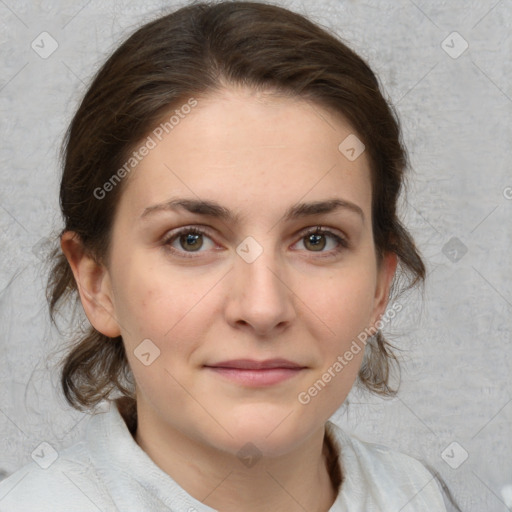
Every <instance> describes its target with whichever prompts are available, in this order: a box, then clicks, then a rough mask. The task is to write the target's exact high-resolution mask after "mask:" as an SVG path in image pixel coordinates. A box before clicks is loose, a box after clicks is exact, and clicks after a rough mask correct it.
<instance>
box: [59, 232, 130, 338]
mask: <svg viewBox="0 0 512 512" xmlns="http://www.w3.org/2000/svg"><path fill="white" fill-rule="evenodd" d="M60 246H61V248H62V252H63V253H64V255H65V256H66V258H67V260H68V263H69V265H70V267H71V270H72V271H73V275H74V276H75V281H76V283H77V287H78V292H79V293H80V300H81V302H82V306H83V308H84V311H85V314H86V316H87V318H88V319H89V322H91V324H92V326H93V327H94V328H95V329H96V330H97V331H99V332H101V333H102V334H104V335H105V336H109V337H110V338H115V337H116V336H120V334H121V330H120V328H119V323H118V321H117V319H116V317H115V308H114V302H113V300H112V297H113V294H112V287H111V284H110V275H109V272H108V270H107V269H106V268H105V267H104V266H103V265H101V264H99V263H98V262H96V260H95V259H94V258H92V256H90V255H89V254H88V252H87V251H86V250H85V248H84V246H83V245H82V242H81V240H80V238H79V236H78V235H77V234H76V233H75V232H73V231H66V232H65V233H63V234H62V236H61V239H60Z"/></svg>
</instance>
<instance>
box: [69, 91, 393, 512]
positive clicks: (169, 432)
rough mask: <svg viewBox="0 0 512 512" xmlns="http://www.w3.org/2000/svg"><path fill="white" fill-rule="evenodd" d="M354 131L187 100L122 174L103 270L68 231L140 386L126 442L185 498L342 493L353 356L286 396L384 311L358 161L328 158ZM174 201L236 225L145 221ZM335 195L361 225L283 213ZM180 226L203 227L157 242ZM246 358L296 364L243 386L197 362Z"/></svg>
mask: <svg viewBox="0 0 512 512" xmlns="http://www.w3.org/2000/svg"><path fill="white" fill-rule="evenodd" d="M352 133H353V130H352V129H351V127H350V126H349V125H348V124H347V123H346V122H345V121H344V120H343V119H342V118H341V117H340V116H337V117H333V115H332V114H330V113H329V112H327V111H326V110H324V109H322V108H321V107H319V106H317V105H313V104H311V103H309V102H306V101H305V100H298V99H291V98H285V97H283V96H277V95H275V94H270V93H261V92H259V93H258V92H255V91H253V90H250V89H245V88H236V87H227V88H224V89H223V90H221V91H218V92H216V93H214V94H211V95H209V96H206V97H203V98H198V105H197V107H196V108H194V109H193V110H192V112H191V113H190V114H188V115H187V116H186V117H185V118H184V119H182V120H180V123H179V124H178V125H177V126H175V127H174V129H173V130H172V131H171V132H170V133H169V134H167V135H166V136H165V137H164V138H163V139H162V140H161V141H159V142H158V144H157V146H156V147H155V148H154V149H152V150H151V151H150V152H149V154H148V155H147V156H146V157H144V158H143V159H142V161H141V162H140V163H139V164H138V166H137V168H136V169H135V170H134V171H133V172H132V173H131V174H130V175H129V176H128V177H127V178H125V179H126V180H127V182H126V183H124V185H125V186H126V188H125V190H124V191H123V194H122V196H121V200H120V203H119V205H118V209H117V211H116V217H115V222H114V227H113V233H112V239H111V248H110V254H109V256H110V258H109V264H108V268H107V267H103V266H100V265H98V264H96V263H95V262H94V261H93V260H92V259H91V258H89V257H88V256H87V255H86V254H85V253H84V251H83V250H82V247H81V245H80V243H79V240H77V238H76V237H75V236H73V233H70V232H68V233H66V234H64V235H63V237H62V240H61V246H62V249H63V251H64V252H65V254H66V256H67V258H68V261H69V262H70V265H71V267H72V269H73V272H74V275H75V278H76V280H77V282H78V283H79V291H80V296H81V300H82V304H83V307H84V310H85V312H86V314H87V317H88V318H89V320H90V322H91V324H92V325H93V326H94V327H95V328H96V329H97V330H98V331H100V332H102V333H103V334H105V335H107V336H111V337H114V336H118V335H121V336H122V338H123V342H124V344H125V347H126V350H127V357H128V360H129V364H130V367H131V368H132V371H133V374H134V377H135V381H136V388H137V389H136V392H137V410H138V418H139V423H138V429H137V433H136V436H135V440H136V441H137V443H138V444H139V445H140V446H141V447H142V448H143V449H144V450H145V451H146V452H147V453H148V455H149V456H150V457H151V458H152V459H153V460H154V461H155V463H156V464H157V465H159V466H160V467H161V468H162V469H163V470H164V471H166V472H167V473H168V474H170V475H171V476H172V477H173V478H174V479H175V480H176V481H177V482H178V483H179V484H180V485H181V486H182V487H183V488H184V489H185V490H187V491H188V492H189V493H190V494H191V495H193V496H194V497H196V498H197V499H199V500H204V503H205V504H207V505H209V506H211V507H213V508H217V509H220V510H222V511H223V512H230V511H235V510H237V511H239V510H240V504H241V503H243V504H244V506H243V509H244V510H245V511H249V512H251V511H263V510H265V511H268V510H273V511H281V510H282V511H285V510H286V511H288V512H290V511H295V510H301V511H302V510H304V509H305V510H309V511H319V512H320V511H327V510H328V509H329V508H330V506H331V505H332V503H333V501H334V499H335V493H334V490H333V489H332V486H331V482H330V479H329V475H328V472H327V470H326V466H325V460H324V455H323V452H322V447H323V440H324V426H325V422H326V421H327V420H328V418H329V417H330V416H331V415H332V414H333V413H334V412H335V411H336V410H337V409H338V407H339V406H340V405H341V404H342V403H343V401H344V400H345V398H346V396H347V394H348V392H349V391H350V388H351V387H352V385H353V383H354V381H355V379H356V377H357V373H358V371H359V367H360V364H361V361H362V355H363V351H360V352H359V353H358V354H357V355H354V358H353V359H352V361H350V363H349V364H347V365H346V366H345V367H344V368H343V370H342V371H341V372H339V373H336V376H335V377H334V378H332V379H331V382H329V383H328V384H327V385H326V386H325V388H324V389H323V390H322V391H320V392H319V393H318V394H317V396H315V397H314V398H312V399H311V401H310V402H309V403H308V404H307V405H303V404H301V403H300V402H299V401H298V399H297V396H298V394H299V393H300V392H302V391H306V390H307V389H308V388H310V387H311V386H312V385H313V384H314V383H315V381H317V380H318V379H319V378H321V376H322V374H323V373H324V372H325V371H326V370H327V369H328V368H329V367H331V366H332V365H333V364H334V362H335V361H336V359H337V357H338V356H340V355H343V354H344V353H345V351H346V350H348V349H349V347H350V345H351V343H352V341H353V340H354V339H356V337H357V335H358V334H359V333H360V332H362V331H363V330H364V329H365V328H368V327H370V326H372V325H373V324H374V323H375V322H377V321H378V320H379V318H380V316H381V315H382V314H383V313H384V310H385V307H386V304H387V299H388V294H389V287H390V284H391V280H392V278H393V275H394V272H395V269H396V263H397V260H396V256H395V255H394V254H389V255H386V256H385V257H384V259H383V261H382V264H381V265H380V266H378V265H377V260H376V255H375V246H374V242H373V235H372V224H371V182H370V168H369V161H368V159H367V157H366V154H365V153H363V154H362V155H361V156H360V157H358V158H357V159H356V160H355V161H349V160H348V159H347V158H346V157H345V156H344V155H343V154H342V153H341V152H340V151H339V150H338V146H339V144H340V143H341V142H342V141H343V140H344V139H345V138H346V137H347V136H348V135H350V134H352ZM177 197H179V198H189V199H202V200H205V199H208V200H214V201H217V202H218V203H220V204H221V205H223V206H224V207H226V208H229V209H230V210H232V211H233V212H234V213H237V214H239V215H240V219H239V221H238V223H234V222H232V221H230V220H220V219H218V218H213V217H206V216H203V215H199V214H196V213H190V212H187V211H185V210H183V209H176V210H168V211H165V212H159V213H154V214H150V215H147V216H145V217H144V218H141V214H142V213H143V212H144V210H145V208H147V207H149V206H153V205H156V204H160V203H165V202H166V201H169V200H170V199H171V198H177ZM334 198H338V199H342V200H344V201H349V202H351V203H354V204H355V205H357V206H358V207H359V208H360V209H361V210H362V213H363V215H364V219H363V217H362V216H361V215H359V214H358V213H356V212H354V211H352V210H350V209H347V208H344V209H339V210H337V211H335V212H330V213H326V214H316V215H310V216H307V217H304V218H299V219H294V220H286V219H284V213H285V211H286V210H287V209H288V208H289V207H290V206H292V205H293V204H295V203H297V202H311V201H323V200H326V199H334ZM103 200H108V198H106V199H103ZM188 226H197V227H204V228H205V229H206V230H207V231H208V234H207V235H204V236H203V237H199V240H198V242H197V241H196V245H195V246H192V245H191V244H190V243H188V245H187V241H188V240H190V238H188V239H187V236H186V235H185V236H182V237H181V239H180V237H179V236H178V237H177V238H174V239H173V240H171V241H169V242H168V245H167V246H166V245H165V237H166V236H167V237H168V236H169V235H170V234H172V233H173V232H175V231H176V229H177V228H180V227H188ZM317 226H323V227H324V228H325V229H328V230H329V231H331V232H332V233H334V234H336V235H339V236H341V237H343V238H345V239H346V240H347V241H348V247H346V248H345V247H343V246H341V245H340V244H339V242H337V240H336V239H335V238H333V237H332V235H324V236H323V237H322V236H320V239H319V243H318V244H317V246H315V245H314V243H311V236H310V235H309V236H308V235H307V233H304V232H305V231H306V230H307V229H308V228H312V229H314V228H316V227H317ZM249 236H250V237H252V238H253V239H254V240H255V241H256V242H257V244H258V245H259V247H260V248H261V249H262V251H263V252H262V253H261V254H260V255H259V256H258V257H257V258H256V259H255V260H254V261H253V262H251V263H248V262H247V261H246V260H244V258H242V257H241V256H240V255H239V254H238V253H237V252H236V249H237V247H238V246H239V245H240V244H241V242H243V241H244V240H245V239H246V237H249ZM180 240H181V243H180ZM201 244H202V245H201ZM169 246H171V247H172V248H174V250H175V252H174V253H173V252H171V250H170V249H169ZM197 246H200V248H199V249H198V250H196V251H194V250H193V248H192V247H197ZM256 247H257V246H256ZM337 247H341V251H340V252H339V253H336V252H335V249H336V248H337ZM250 250H251V251H253V250H255V249H254V248H253V249H250ZM180 254H181V255H182V256H180ZM183 254H184V255H185V256H183ZM187 255H189V256H192V257H190V258H188V257H186V256H187ZM145 339H149V340H151V343H152V344H154V345H149V346H150V347H153V346H156V347H158V349H159V350H160V355H159V357H157V358H156V359H155V360H154V361H153V362H152V363H151V364H150V365H148V366H146V365H144V364H142V363H141V361H140V360H139V359H138V358H137V357H136V355H135V353H134V350H135V349H136V348H137V347H138V346H139V344H140V343H141V342H142V340H145ZM146 343H147V342H146ZM151 350H154V349H151ZM240 358H243V359H255V360H258V361H262V360H265V359H272V358H285V359H288V360H290V361H294V362H296V363H299V364H300V365H301V366H302V367H304V369H303V370H301V371H300V372H297V373H296V374H295V375H294V376H293V377H291V378H289V379H287V380H285V381H283V382H280V383H277V384H274V385H270V386H260V387H248V386H245V385H242V384H239V383H235V382H232V381H230V380H228V379H226V378H225V377H223V376H222V375H219V374H217V373H216V372H214V371H212V370H211V369H208V368H205V365H209V364H210V365H211V364H213V363H215V362H219V361H225V360H231V359H240ZM247 443H252V445H254V446H255V447H256V448H257V453H258V455H259V456H261V458H260V459H259V460H258V461H257V463H255V464H254V465H252V466H251V467H247V466H246V465H244V464H243V463H242V461H241V460H240V458H239V457H238V456H237V452H238V451H239V450H240V449H241V448H242V447H243V446H244V445H246V444H247ZM312 490H314V492H312Z"/></svg>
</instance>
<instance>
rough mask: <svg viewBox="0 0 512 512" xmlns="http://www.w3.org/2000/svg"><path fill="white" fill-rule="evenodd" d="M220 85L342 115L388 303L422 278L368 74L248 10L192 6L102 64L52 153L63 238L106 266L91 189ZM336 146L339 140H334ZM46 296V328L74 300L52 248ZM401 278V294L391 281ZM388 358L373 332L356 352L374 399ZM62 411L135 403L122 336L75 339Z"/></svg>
mask: <svg viewBox="0 0 512 512" xmlns="http://www.w3.org/2000/svg"><path fill="white" fill-rule="evenodd" d="M225 84H235V85H242V86H248V87H253V88H257V89H259V90H274V91H277V92H279V93H284V94H287V95H289V96H292V97H297V98H299V99H305V100H308V101H311V102H312V103H313V104H316V105H319V106H321V107H324V108H327V109H329V110H330V111H332V112H334V113H338V114H340V115H342V116H343V117H344V118H345V119H346V120H347V121H348V122H349V124H350V125H351V126H352V128H353V129H354V130H355V132H356V133H357V134H358V137H359V138H360V139H361V140H362V141H363V143H364V144H365V146H366V151H367V152H368V155H369V159H370V162H371V173H372V221H373V236H374V241H375V247H376V252H377V257H378V261H379V262H380V261H381V257H382V255H383V254H384V253H386V252H393V253H395V254H397V256H398V257H399V271H398V272H397V275H396V276H395V279H394V283H393V287H392V294H394V293H395V292H396V291H397V287H399V288H400V289H402V290H403V289H406V288H410V287H412V286H414V285H416V284H417V283H419V282H422V281H423V280H424V277H425V267H424V264H423V262H422V260H421V257H420V255H419V253H418V251H417V249H416V247H415V245H414V242H413V240H412V238H411V237H410V235H409V234H408V232H407V230H406V229H405V228H404V226H403V225H402V224H401V222H400V220H399V218H398V216H397V200H398V197H399V195H400V191H401V188H402V185H403V182H404V172H405V170H406V168H407V157H406V152H405V149H404V147H403V144H402V142H401V134H400V128H399V123H398V120H397V118H396V115H395V113H394V111H393V110H392V107H391V106H390V105H389V104H388V103H387V101H386V100H385V98H384V97H383V95H382V93H381V91H380V88H379V83H378V80H377V78H376V77H375V75H374V73H373V72H372V71H371V69H370V68H369V66H368V65H367V64H366V63H365V62H364V60H362V59H361V58H360V57H359V56H358V55H357V54H356V53H354V52H353V51H352V50H351V49H349V48H348V47H347V46H346V45H345V44H344V43H343V42H341V41H340V40H339V39H338V38H337V37H336V36H334V35H331V34H330V33H329V32H328V31H326V30H325V29H323V28H320V27H319V26H317V25H315V24H314V23H312V22H311V21H309V20H307V19H306V18H304V17H303V16H301V15H299V14H296V13H293V12H291V11H289V10H287V9H284V8H282V7H278V6H274V5H268V4H263V3H257V2H236V1H235V2H219V3H213V4H211V3H197V4H193V5H189V6H186V7H183V8H181V9H179V10H177V11H176V12H174V13H172V14H168V15H166V16H163V17H160V18H158V19H157V20H155V21H153V22H150V23H148V24H146V25H144V26H143V27H142V28H140V29H138V30H137V31H136V32H135V33H134V34H133V35H131V36H130V37H129V38H128V39H127V40H126V41H125V42H124V43H123V44H122V45H121V46H120V47H119V48H118V49H117V50H116V51H115V52H114V53H113V54H112V55H111V56H110V58H109V59H108V60H107V61H106V62H105V64H104V65H103V66H102V67H101V69H100V70H99V72H98V73H97V74H96V76H95V78H94V80H93V82H92V84H91V85H90V87H89V89H88V90H87V92H86V94H85V96H84V98H83V100H82V102H81V104H80V106H79V108H78V110H77V112H76V114H75V116H74V117H73V120H72V122H71V124H70V126H69V128H68V131H67V134H66V138H65V141H64V145H63V150H62V158H63V174H62V181H61V187H60V206H61V210H62V214H63V216H64V222H65V227H64V229H63V230H62V232H61V234H62V233H64V232H65V231H74V232H76V233H77V235H78V236H79V238H80V240H81V242H82V243H83V245H84V247H85V248H86V250H87V251H89V253H90V254H91V255H92V256H93V257H94V258H95V259H96V260H97V261H98V262H100V263H103V264H108V255H109V241H110V232H111V229H112V224H113V218H114V213H115V211H116V205H117V203H118V200H119V197H120V194H121V193H122V190H123V182H121V183H119V184H118V185H117V186H115V187H113V188H112V190H111V191H110V192H109V193H108V196H107V197H105V198H103V199H98V198H97V197H96V195H95V193H94V191H95V190H97V189H98V188H101V187H102V186H103V185H104V184H105V183H106V182H107V181H108V180H109V179H111V177H112V176H113V174H114V172H115V171H116V170H117V169H119V168H120V167H121V166H122V165H123V163H124V162H125V161H126V159H127V157H128V156H129V155H130V153H131V152H132V151H133V148H134V147H136V145H137V143H138V142H139V141H141V140H143V138H144V137H147V134H148V133H150V131H151V130H152V129H153V128H154V127H155V126H157V125H158V123H159V122H160V121H161V120H162V117H163V115H164V114H166V113H168V112H169V111H170V110H171V109H172V108H174V107H175V106H178V105H180V104H184V103H186V101H187V99H189V98H190V97H192V96H198V97H199V96H201V95H206V94H208V93H209V92H212V91H214V90H216V89H220V88H222V87H223V85H225ZM340 142H341V141H340ZM50 257H51V261H52V263H51V264H52V268H51V271H50V275H49V279H48V287H47V297H48V302H49V309H50V315H51V318H52V321H53V322H54V323H56V318H55V316H56V313H57V312H58V310H59V305H60V304H61V303H63V302H66V300H65V299H66V298H68V297H74V299H75V302H74V305H75V307H76V306H77V304H78V303H79V295H78V292H77V285H76V282H75V280H74V277H73V274H72V272H71V268H70V266H69V264H68V262H67V260H66V258H65V256H64V255H63V254H62V252H61V250H60V248H56V249H55V250H54V251H53V253H52V254H51V256H50ZM404 276H405V277H406V278H407V281H408V283H407V286H405V284H404V283H402V280H401V279H402V278H403V277H404ZM395 363H397V359H396V357H395V355H394V354H393V352H392V351H391V350H390V344H389V343H388V342H387V341H386V340H385V339H384V337H383V336H382V333H381V332H380V331H379V332H378V333H377V334H376V335H375V336H374V337H373V338H372V339H371V341H370V342H368V344H367V346H366V353H365V358H364V361H363V364H362V367H361V370H360V372H359V381H360V382H361V383H362V384H363V385H364V386H366V388H367V389H369V390H371V391H373V392H376V393H379V394H382V395H388V396H389V395H392V394H393V393H395V392H396V390H395V389H392V388H391V387H390V385H389V377H390V369H391V368H392V367H393V365H394V364H395ZM61 384H62V388H63V392H64V395H65V397H66V399H67V401H68V402H69V403H70V404H71V405H73V406H74V407H76V408H77V409H82V408H90V407H92V406H94V405H96V404H97V403H99V402H100V401H101V400H102V399H105V398H111V397H110V395H111V393H112V391H116V390H117V391H119V392H120V393H121V395H122V396H124V397H126V398H125V399H124V403H131V406H132V407H133V405H134V387H133V376H132V375H131V370H130V369H129V366H128V362H127V359H126V354H125V349H124V346H123V343H122V339H121V337H117V338H113V339H112V338H108V337H107V336H104V335H103V334H101V333H100V332H98V331H96V330H95V329H94V328H93V327H92V326H89V327H88V330H87V331H86V332H85V333H84V332H81V333H77V334H76V335H75V340H74V341H73V345H72V348H71V350H70V352H69V353H68V354H67V356H66V358H65V359H64V361H63V364H62V374H61Z"/></svg>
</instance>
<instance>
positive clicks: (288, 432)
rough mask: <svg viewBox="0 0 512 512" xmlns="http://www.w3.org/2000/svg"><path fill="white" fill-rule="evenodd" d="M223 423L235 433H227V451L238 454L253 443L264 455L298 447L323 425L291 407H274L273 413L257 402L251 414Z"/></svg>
mask: <svg viewBox="0 0 512 512" xmlns="http://www.w3.org/2000/svg"><path fill="white" fill-rule="evenodd" d="M290 412H291V413H290ZM223 426H225V428H226V430H227V431H228V432H229V433H230V434H231V436H232V437H230V436H229V435H226V436H224V443H226V444H227V445H226V446H225V447H224V449H225V450H226V451H228V452H230V453H232V454H234V455H235V454H238V452H239V451H240V450H241V449H242V447H246V448H248V447H249V446H250V447H255V448H256V449H257V450H256V449H255V452H256V451H257V452H258V453H259V455H260V456H264V457H279V456H281V455H285V454H286V453H288V452H290V451H291V450H293V449H294V448H296V447H297V446H298V445H300V444H301V443H302V442H303V441H304V440H305V439H306V438H307V437H308V436H309V435H311V434H312V433H313V432H314V431H315V430H316V429H318V428H320V427H321V426H322V425H321V424H318V425H317V424H316V422H315V424H308V423H307V422H304V421H300V418H299V417H298V415H297V413H296V412H293V409H291V408H290V410H289V411H287V409H286V408H284V407H280V408H276V407H274V408H273V411H272V413H271V414H268V413H267V414H264V413H263V411H261V409H260V408H258V407H257V406H254V405H253V411H252V412H251V413H246V414H243V415H238V416H235V417H230V418H229V419H228V418H226V420H225V421H224V422H223Z"/></svg>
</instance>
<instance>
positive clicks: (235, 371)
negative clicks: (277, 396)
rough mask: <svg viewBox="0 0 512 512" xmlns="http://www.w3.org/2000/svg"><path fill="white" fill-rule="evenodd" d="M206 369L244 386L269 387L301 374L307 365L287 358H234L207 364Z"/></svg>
mask: <svg viewBox="0 0 512 512" xmlns="http://www.w3.org/2000/svg"><path fill="white" fill-rule="evenodd" d="M205 369H207V370H209V371H211V372H212V373H213V374H214V375H217V376H220V377H221V378H222V379H224V380H228V381H230V382H232V383H235V384H237V385H240V386H243V387H251V388H255V387H268V386H272V385H276V384H279V383H281V382H283V381H286V380H288V379H291V378H293V377H295V376H297V375H299V374H300V373H301V372H302V370H305V369H306V367H305V366H301V365H300V364H298V363H295V362H293V361H289V360H287V359H267V360H265V361H255V360H253V359H233V360H230V361H220V362H218V363H214V364H211V365H205Z"/></svg>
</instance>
